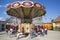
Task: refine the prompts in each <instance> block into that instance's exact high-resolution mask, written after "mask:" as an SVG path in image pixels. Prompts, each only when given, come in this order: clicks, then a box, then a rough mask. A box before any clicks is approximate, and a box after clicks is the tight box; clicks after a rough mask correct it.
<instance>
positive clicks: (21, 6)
mask: <svg viewBox="0 0 60 40" xmlns="http://www.w3.org/2000/svg"><path fill="white" fill-rule="evenodd" d="M6 12H7V14H8V15H10V16H14V17H17V18H20V19H21V24H19V29H18V30H19V32H20V31H22V29H23V28H24V33H30V29H31V28H34V24H32V19H33V18H36V17H41V16H43V15H45V13H46V10H45V7H44V5H42V4H41V3H37V2H32V1H28V0H25V1H22V2H20V1H17V2H13V3H11V4H9V5H8V6H7V11H6Z"/></svg>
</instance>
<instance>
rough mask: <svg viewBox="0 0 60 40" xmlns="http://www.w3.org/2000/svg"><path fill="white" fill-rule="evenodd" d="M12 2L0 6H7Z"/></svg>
mask: <svg viewBox="0 0 60 40" xmlns="http://www.w3.org/2000/svg"><path fill="white" fill-rule="evenodd" d="M9 4H10V3H7V4H6V5H0V7H7V6H8V5H9Z"/></svg>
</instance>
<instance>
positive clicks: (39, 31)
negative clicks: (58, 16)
mask: <svg viewBox="0 0 60 40" xmlns="http://www.w3.org/2000/svg"><path fill="white" fill-rule="evenodd" d="M14 30H15V31H14ZM17 30H18V29H17V28H14V27H12V26H11V27H10V28H8V32H7V33H8V35H9V36H11V35H12V34H13V32H15V33H16V32H17ZM47 31H48V29H47V28H46V27H44V26H35V27H34V28H31V29H30V33H29V34H28V36H27V37H28V38H33V37H36V36H38V35H40V36H44V35H47ZM23 32H24V28H23V29H22V31H21V32H19V33H18V34H17V39H18V38H19V37H24V36H25V35H24V34H23Z"/></svg>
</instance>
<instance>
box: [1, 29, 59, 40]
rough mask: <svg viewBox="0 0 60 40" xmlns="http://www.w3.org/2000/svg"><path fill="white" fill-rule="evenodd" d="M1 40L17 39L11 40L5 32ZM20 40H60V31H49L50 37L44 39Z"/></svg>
mask: <svg viewBox="0 0 60 40" xmlns="http://www.w3.org/2000/svg"><path fill="white" fill-rule="evenodd" d="M0 40H16V37H12V38H10V37H9V36H8V35H7V34H6V32H5V31H4V32H0ZM18 40H60V31H52V30H49V31H48V35H45V36H44V37H42V36H41V37H40V36H37V37H34V38H32V39H30V38H26V37H25V38H21V39H18Z"/></svg>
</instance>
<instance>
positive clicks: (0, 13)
mask: <svg viewBox="0 0 60 40" xmlns="http://www.w3.org/2000/svg"><path fill="white" fill-rule="evenodd" d="M15 1H23V0H0V20H5V19H7V18H9V17H10V16H8V15H7V14H6V6H7V5H8V4H10V3H13V2H15ZM31 1H33V2H38V3H41V4H43V5H44V6H45V7H46V15H45V16H44V21H45V22H50V20H51V19H55V18H56V17H58V16H60V0H31Z"/></svg>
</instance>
